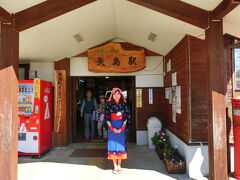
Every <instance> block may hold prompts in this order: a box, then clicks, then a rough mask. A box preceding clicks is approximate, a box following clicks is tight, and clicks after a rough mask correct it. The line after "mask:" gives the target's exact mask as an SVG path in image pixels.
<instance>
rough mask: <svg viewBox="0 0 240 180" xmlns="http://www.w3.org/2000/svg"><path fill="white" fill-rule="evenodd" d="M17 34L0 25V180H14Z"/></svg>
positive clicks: (15, 173)
mask: <svg viewBox="0 0 240 180" xmlns="http://www.w3.org/2000/svg"><path fill="white" fill-rule="evenodd" d="M18 51H19V34H18V32H15V31H14V30H13V28H12V26H11V25H7V24H1V23H0V87H1V88H0V179H1V180H17V159H18V158H17V141H18V140H17V122H18V80H17V73H18V61H19V53H18Z"/></svg>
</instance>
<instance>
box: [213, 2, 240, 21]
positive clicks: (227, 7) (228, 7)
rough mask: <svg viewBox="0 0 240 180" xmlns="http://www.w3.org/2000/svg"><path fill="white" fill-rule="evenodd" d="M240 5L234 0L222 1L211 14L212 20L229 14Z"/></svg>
mask: <svg viewBox="0 0 240 180" xmlns="http://www.w3.org/2000/svg"><path fill="white" fill-rule="evenodd" d="M239 4H240V1H236V0H223V1H222V2H221V3H220V4H219V5H218V6H217V7H216V8H215V9H214V10H213V12H212V14H213V19H215V20H219V19H222V18H223V17H224V16H226V15H227V14H228V13H230V12H231V11H232V10H233V9H234V8H236V7H237V6H238V5H239Z"/></svg>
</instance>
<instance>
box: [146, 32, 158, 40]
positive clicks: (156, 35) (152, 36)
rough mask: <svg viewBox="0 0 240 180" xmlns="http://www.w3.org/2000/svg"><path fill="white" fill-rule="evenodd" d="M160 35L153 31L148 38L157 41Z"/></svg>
mask: <svg viewBox="0 0 240 180" xmlns="http://www.w3.org/2000/svg"><path fill="white" fill-rule="evenodd" d="M157 37H158V34H157V33H154V32H151V33H150V34H149V35H148V40H150V41H155V40H156V39H157Z"/></svg>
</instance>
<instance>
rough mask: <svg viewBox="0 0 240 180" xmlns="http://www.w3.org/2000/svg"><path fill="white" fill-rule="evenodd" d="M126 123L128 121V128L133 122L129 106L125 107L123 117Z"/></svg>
mask: <svg viewBox="0 0 240 180" xmlns="http://www.w3.org/2000/svg"><path fill="white" fill-rule="evenodd" d="M123 119H124V121H127V125H126V127H127V128H128V127H129V125H130V120H131V112H130V109H129V108H128V106H127V105H125V106H124V116H123Z"/></svg>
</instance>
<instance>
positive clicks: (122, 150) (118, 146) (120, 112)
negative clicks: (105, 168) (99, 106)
mask: <svg viewBox="0 0 240 180" xmlns="http://www.w3.org/2000/svg"><path fill="white" fill-rule="evenodd" d="M108 102H109V103H108V104H107V105H106V107H105V118H104V120H105V123H106V125H107V127H108V159H110V160H113V166H114V169H113V170H112V172H113V173H114V174H116V173H122V168H121V162H122V159H127V151H126V127H127V125H128V124H129V121H130V118H131V115H130V110H129V108H128V106H127V105H126V101H125V99H124V96H123V93H122V91H121V89H119V88H113V90H112V92H111V95H110V97H109V99H108Z"/></svg>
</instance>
